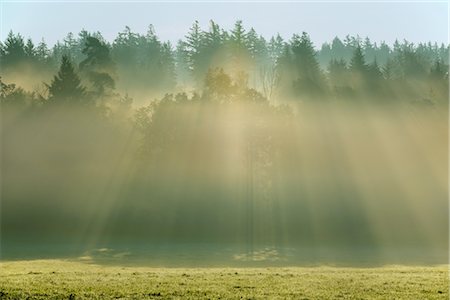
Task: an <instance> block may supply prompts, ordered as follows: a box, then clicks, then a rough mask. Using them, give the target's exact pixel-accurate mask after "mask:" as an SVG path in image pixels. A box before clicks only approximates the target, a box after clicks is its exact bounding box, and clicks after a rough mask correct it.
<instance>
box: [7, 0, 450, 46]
mask: <svg viewBox="0 0 450 300" xmlns="http://www.w3.org/2000/svg"><path fill="white" fill-rule="evenodd" d="M0 2H2V20H1V21H2V22H1V25H2V27H1V38H2V40H4V38H5V37H6V34H7V33H8V31H9V30H11V29H12V30H13V31H14V32H20V33H21V34H22V35H24V36H25V37H31V38H32V39H33V40H34V41H39V40H40V39H41V38H44V39H45V40H46V41H47V42H48V43H49V44H50V45H53V44H54V43H55V42H56V41H57V40H62V39H63V38H64V36H65V35H66V34H67V33H68V32H74V33H78V32H79V31H80V30H81V29H82V28H85V29H86V30H88V31H97V30H98V31H100V32H102V34H103V36H104V37H105V38H106V39H107V40H109V41H112V40H113V39H114V37H115V36H116V35H117V33H118V32H119V31H122V30H123V29H124V27H125V26H126V25H128V26H130V27H131V29H132V30H133V31H135V32H140V33H144V32H145V31H146V29H147V27H148V25H149V24H153V25H154V27H155V29H156V32H157V34H158V36H159V37H160V38H161V39H162V40H170V41H172V42H174V41H176V40H177V39H179V38H182V37H183V36H184V35H185V34H186V32H187V31H188V29H189V27H190V26H191V25H192V22H193V21H194V20H198V21H199V22H200V25H201V26H202V27H203V28H205V29H206V28H207V26H208V21H209V20H210V19H213V20H215V21H216V22H218V23H219V24H220V25H221V26H223V27H224V28H225V29H230V28H232V26H233V23H234V22H235V21H236V20H238V19H241V20H243V22H244V25H245V27H246V28H250V27H254V28H255V29H256V31H257V32H258V33H260V34H262V35H263V36H264V37H270V36H272V35H274V34H276V33H277V32H279V33H280V34H281V35H282V36H283V37H285V38H290V37H291V36H292V34H293V33H295V32H296V33H300V32H302V31H306V32H308V33H309V34H310V36H311V38H312V40H313V42H314V43H315V44H316V45H317V46H319V45H320V44H322V43H323V42H325V41H330V40H331V39H332V38H333V37H334V36H339V37H341V38H343V37H344V36H345V35H347V34H350V35H356V34H359V35H360V36H362V37H365V36H369V37H370V38H371V39H372V40H373V41H377V42H378V41H381V40H385V41H386V42H388V43H392V42H393V41H394V40H395V39H396V38H398V39H400V40H403V39H407V40H409V41H412V42H421V41H433V42H434V41H436V42H439V43H441V42H444V43H448V4H447V3H446V2H425V1H424V2H409V3H408V2H396V3H391V2H386V1H384V2H373V1H372V2H345V3H344V2H334V3H332V2H331V3H330V2H327V3H324V2H320V3H317V2H316V3H312V2H287V1H285V2H282V3H280V2H278V3H277V2H253V3H249V2H248V1H247V2H239V3H238V2H232V3H225V2H215V3H214V2H202V3H199V2H198V1H197V2H189V3H186V2H184V3H183V2H177V3H174V2H171V3H163V2H142V1H141V2H139V1H137V2H136V1H135V2H125V1H122V2H117V1H116V2H106V1H105V2H100V1H97V2H88V1H84V2H73V1H72V2H62V1H58V2H53V1H47V2H32V1H31V2H30V1H28V2H13V1H9V2H7V1H5V0H0Z"/></svg>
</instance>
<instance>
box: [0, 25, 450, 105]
mask: <svg viewBox="0 0 450 300" xmlns="http://www.w3.org/2000/svg"><path fill="white" fill-rule="evenodd" d="M448 58H449V46H448V45H444V44H442V45H438V44H437V43H434V44H433V43H431V42H428V43H419V44H413V43H410V42H408V41H406V40H404V41H403V42H399V41H395V43H394V44H393V46H392V47H391V46H389V45H387V44H386V43H385V42H381V43H379V44H377V43H374V42H372V41H371V40H370V39H369V38H366V39H361V38H360V37H359V36H356V37H352V36H346V37H345V39H344V40H341V39H339V38H338V37H336V38H334V39H333V41H332V42H331V43H324V44H323V45H322V46H321V47H320V49H316V48H315V47H314V45H313V43H312V41H311V39H310V36H309V35H308V34H307V33H305V32H303V33H301V34H294V35H293V36H292V37H291V38H290V39H289V40H284V39H283V38H282V37H281V36H280V35H279V34H278V35H276V36H273V37H271V38H270V39H265V38H264V37H262V36H261V35H259V34H258V33H257V32H256V31H255V29H253V28H250V29H249V30H247V29H246V28H245V27H244V25H243V23H242V21H237V22H236V23H235V25H234V27H233V28H232V29H231V30H229V31H226V30H224V29H223V28H221V27H220V26H219V24H217V23H215V22H214V21H210V23H209V28H208V29H207V30H203V29H202V28H201V27H200V24H199V22H198V21H195V22H194V23H193V25H192V27H191V28H190V29H189V31H188V33H187V34H186V36H185V38H184V39H181V40H179V41H178V42H177V43H176V45H172V44H171V43H170V42H164V41H161V40H160V39H159V38H158V36H157V35H156V33H155V30H154V28H153V26H149V28H148V31H147V32H146V33H145V34H139V33H135V32H133V31H132V30H131V29H130V28H129V27H126V28H125V29H124V30H123V31H122V32H120V33H118V35H117V37H116V38H115V39H114V41H112V42H108V41H106V40H105V39H104V38H103V36H102V35H101V33H100V32H92V33H91V32H87V31H86V30H82V31H81V32H80V33H79V34H78V36H75V35H74V34H73V33H69V34H68V35H67V36H66V37H65V38H64V40H63V41H62V42H60V41H58V42H57V43H56V44H55V45H54V46H53V47H51V48H50V47H49V46H48V45H47V44H46V43H45V41H44V40H42V41H41V42H39V43H38V44H35V43H34V42H33V41H32V40H31V39H27V40H25V38H24V37H23V36H22V35H21V34H19V33H17V34H15V33H13V32H12V31H10V32H9V34H8V36H7V38H6V40H5V41H3V42H1V43H0V65H1V70H2V77H3V78H11V77H12V78H15V77H14V76H13V75H14V74H15V75H17V74H19V77H20V76H22V77H26V75H27V74H31V75H30V76H29V77H31V79H28V78H29V77H27V80H30V81H32V82H35V83H36V84H35V86H36V85H38V83H39V82H42V78H40V77H41V76H44V75H42V74H53V73H55V72H57V71H58V69H59V71H58V75H56V76H55V77H54V78H53V80H51V82H47V83H46V85H44V86H42V85H41V86H40V87H39V88H36V89H35V90H34V91H29V90H27V91H25V90H23V89H20V88H19V87H17V86H16V85H14V83H11V82H8V83H5V82H3V81H2V83H1V84H2V92H1V98H2V102H21V101H22V102H27V101H28V102H30V98H39V99H38V100H41V102H46V101H48V102H51V101H53V100H54V99H56V98H58V97H59V96H62V94H67V95H69V94H70V97H65V98H67V99H68V98H73V99H78V100H74V101H85V100H80V99H82V98H83V99H87V98H86V97H85V96H87V95H89V96H90V99H91V100H92V99H94V98H95V99H96V100H95V101H94V102H96V103H97V104H98V103H102V101H103V100H105V99H106V98H108V97H109V98H110V97H112V96H113V95H116V96H117V93H118V92H120V93H122V94H127V93H128V94H131V95H132V96H134V97H140V95H146V96H148V95H152V96H154V95H164V94H165V93H170V92H174V91H180V90H187V89H197V88H203V87H204V84H205V78H206V77H207V74H208V72H209V71H211V70H214V69H222V70H224V72H225V73H226V74H228V75H230V76H231V77H233V78H236V79H237V80H238V81H240V82H243V83H245V84H248V85H249V86H251V87H252V88H255V89H256V90H258V91H259V92H260V93H261V94H262V95H263V96H264V97H266V98H267V99H269V100H272V99H275V98H283V99H290V100H305V99H316V98H318V99H326V98H332V99H351V98H358V97H365V98H367V97H369V98H376V99H379V100H383V99H384V100H386V99H389V100H392V99H395V98H408V99H409V100H411V101H423V102H425V103H429V104H434V103H435V102H439V101H445V100H446V99H447V90H448V63H449V62H448V60H449V59H448ZM44 77H45V76H44ZM45 78H50V75H47V76H46V77H45ZM64 78H66V80H68V81H67V82H64ZM3 80H4V81H6V80H5V79H3ZM18 81H19V84H20V79H19V80H18ZM66 84H67V85H68V86H64V85H66ZM31 94H32V95H31ZM67 95H66V96H67ZM82 95H83V97H81V96H82ZM26 98H28V100H26ZM88 98H89V97H88ZM52 99H53V100H52ZM67 99H66V100H67ZM102 99H103V100H102ZM128 100H129V99H128ZM91 102H92V101H91Z"/></svg>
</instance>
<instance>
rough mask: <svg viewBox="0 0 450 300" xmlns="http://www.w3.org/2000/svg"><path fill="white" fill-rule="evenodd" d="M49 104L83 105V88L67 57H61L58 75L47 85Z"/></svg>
mask: <svg viewBox="0 0 450 300" xmlns="http://www.w3.org/2000/svg"><path fill="white" fill-rule="evenodd" d="M48 91H49V99H48V101H49V103H68V104H85V103H86V94H85V88H84V87H83V86H82V85H81V80H80V78H79V77H78V75H77V74H76V72H75V69H74V67H73V65H72V63H71V62H70V59H69V57H67V56H63V57H62V60H61V67H60V68H59V71H58V74H57V75H55V76H54V77H53V80H52V82H51V83H50V85H48Z"/></svg>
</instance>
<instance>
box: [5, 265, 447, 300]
mask: <svg viewBox="0 0 450 300" xmlns="http://www.w3.org/2000/svg"><path fill="white" fill-rule="evenodd" d="M0 267H1V277H0V299H241V298H242V299H448V298H449V277H448V266H434V267H409V266H408V267H407V266H386V267H380V268H341V267H305V268H298V267H295V268H148V267H118V266H101V265H95V264H87V263H82V262H77V261H68V260H33V261H13V262H2V263H0Z"/></svg>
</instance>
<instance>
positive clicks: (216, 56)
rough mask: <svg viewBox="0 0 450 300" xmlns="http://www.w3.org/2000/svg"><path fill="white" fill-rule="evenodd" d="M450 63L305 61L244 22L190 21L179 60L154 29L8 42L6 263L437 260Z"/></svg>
mask: <svg viewBox="0 0 450 300" xmlns="http://www.w3.org/2000/svg"><path fill="white" fill-rule="evenodd" d="M449 49H450V48H449V45H444V44H442V45H438V44H437V43H433V42H427V41H425V42H424V43H418V44H413V43H410V42H408V41H406V40H403V41H395V43H393V44H392V45H388V44H387V43H385V42H383V41H381V42H374V41H371V40H370V39H369V38H361V37H359V36H356V37H355V36H346V37H345V38H343V39H340V38H338V37H336V38H334V39H333V40H332V41H330V42H327V43H324V44H322V45H321V46H320V47H316V46H315V45H313V43H312V41H311V38H310V36H309V35H308V34H307V33H306V32H299V33H298V34H294V35H293V36H292V37H290V39H288V40H286V39H284V38H283V37H281V36H280V35H276V36H273V37H271V38H269V39H266V38H264V37H262V36H261V35H259V34H258V33H257V32H256V30H255V29H253V28H250V29H248V28H245V26H244V24H243V23H242V22H241V21H237V22H236V23H235V25H234V27H233V28H232V29H231V30H229V31H227V30H224V29H222V28H221V27H220V26H219V24H217V23H215V22H214V21H210V23H209V24H208V27H207V29H206V30H205V29H203V28H201V26H200V24H199V22H197V21H195V22H194V23H193V25H192V27H191V28H189V29H188V30H187V33H186V35H185V37H184V38H183V39H181V40H179V41H178V42H177V43H176V44H175V45H172V44H171V43H170V42H168V41H161V40H160V39H159V38H158V36H157V34H156V31H155V29H154V28H153V26H151V25H150V26H149V27H148V31H147V33H145V34H140V33H135V32H133V31H132V30H131V29H130V28H129V27H126V28H125V29H124V30H123V31H122V32H119V33H118V35H117V36H116V38H115V39H114V40H113V41H107V40H105V39H104V38H103V37H102V34H101V33H100V32H87V31H85V30H82V31H81V32H80V33H78V35H75V34H73V33H69V34H68V35H67V36H66V37H65V38H64V39H63V40H62V41H59V42H57V43H56V44H55V45H53V46H49V45H47V44H46V43H45V41H44V40H42V41H40V42H37V41H32V40H31V39H26V38H24V37H23V36H22V35H21V34H20V33H14V32H12V31H11V32H9V34H8V36H7V37H6V39H5V40H4V41H2V42H1V43H0V67H1V68H0V76H1V77H0V85H1V90H0V105H1V127H2V159H1V166H2V188H1V191H2V205H1V213H2V217H1V227H2V241H3V243H2V248H3V249H2V251H3V255H4V256H6V257H8V256H11V257H13V256H14V255H24V256H27V255H40V254H36V253H38V252H37V250H36V248H33V249H29V248H28V250H27V248H26V247H22V246H23V245H26V244H27V243H32V244H35V245H39V244H46V245H48V244H51V245H52V251H53V252H52V253H53V254H54V253H56V254H58V255H59V254H61V253H65V252H64V251H69V252H70V251H73V252H76V253H78V252H80V253H81V252H83V251H84V250H86V249H92V248H95V247H101V246H105V245H106V246H107V247H111V248H114V247H115V246H114V245H120V244H121V243H122V244H121V245H123V244H126V245H131V244H130V243H138V244H139V243H149V242H151V243H175V242H176V243H196V242H198V243H213V244H214V245H237V246H236V247H237V248H233V249H238V250H236V251H240V252H239V253H240V254H239V253H237V254H236V253H234V254H235V255H234V256H233V255H231V256H230V257H233V259H235V260H249V261H258V257H259V258H261V257H263V258H262V259H263V260H264V259H269V260H271V259H273V261H276V260H278V259H281V260H282V259H284V258H283V256H282V254H283V253H282V251H283V250H280V249H285V250H286V249H291V248H296V247H297V248H298V249H300V248H301V249H304V251H302V254H301V255H303V256H302V257H301V259H306V260H308V261H315V260H332V261H337V260H339V259H344V257H346V259H347V258H348V256H349V254H348V253H356V254H358V255H350V256H352V258H351V259H354V258H355V257H359V258H360V257H364V256H365V255H367V257H370V260H371V262H373V263H377V262H378V261H383V262H384V261H390V262H399V261H408V262H411V261H412V262H416V261H427V262H433V263H436V262H444V261H446V259H447V254H448V251H447V250H448V201H447V195H448V187H447V175H446V172H447V163H446V162H447V160H448V159H447V150H448V149H447V145H448V142H447V140H448V129H447V124H448V123H447V122H448V93H449V73H448V70H449ZM58 245H76V247H68V248H69V250H68V249H66V248H64V247H62V248H64V249H63V250H61V249H62V248H58V247H59V246H58ZM111 245H113V246H111ZM18 249H20V250H18ZM260 249H276V251H275V252H270V251H272V250H270V251H266V252H264V253H263V255H261V250H260ZM311 249H312V250H311ZM318 249H319V250H320V249H344V250H342V252H339V251H337V250H336V251H335V252H332V253H331V254H330V253H329V252H323V253H322V252H320V251H319V250H318ZM405 249H407V250H405ZM27 251H28V252H27ZM46 251H47V250H46ZM77 251H78V252H77ZM233 251H234V250H233ZM286 251H287V250H286ZM242 253H243V254H242ZM254 253H259V254H258V255H256V256H255V254H254ZM270 253H272V254H273V253H276V255H275V254H274V255H272V254H270ZM423 253H426V255H424V254H423ZM279 255H280V257H281V258H279V257H278V256H279ZM295 255H297V254H295ZM295 255H294V256H295ZM322 255H323V256H322ZM305 256H306V258H305ZM255 257H256V258H255ZM295 259H296V258H292V257H291V258H289V260H290V262H292V261H294V262H295V261H296V260H295ZM299 259H300V258H299Z"/></svg>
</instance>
